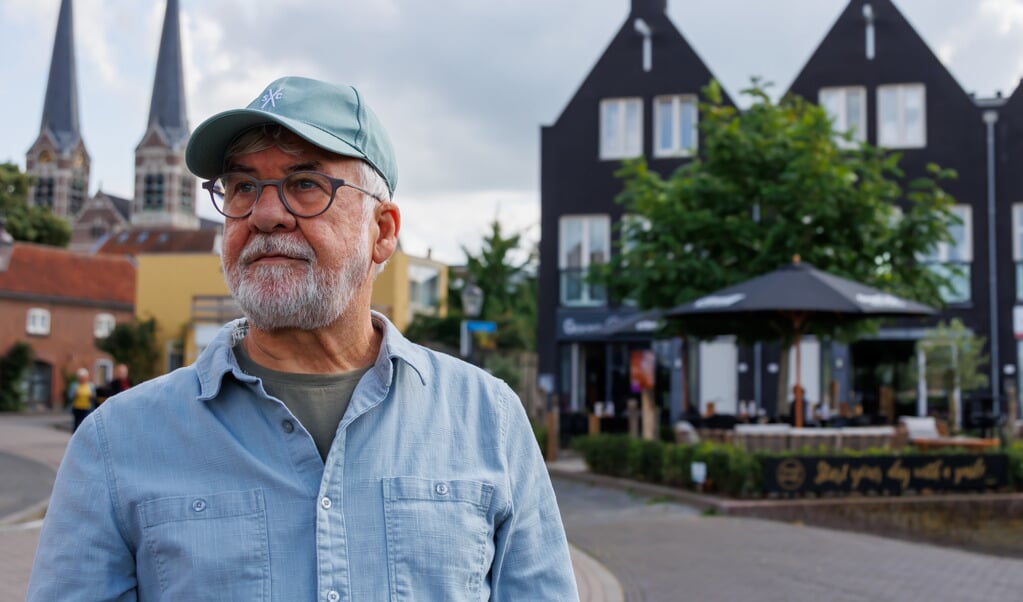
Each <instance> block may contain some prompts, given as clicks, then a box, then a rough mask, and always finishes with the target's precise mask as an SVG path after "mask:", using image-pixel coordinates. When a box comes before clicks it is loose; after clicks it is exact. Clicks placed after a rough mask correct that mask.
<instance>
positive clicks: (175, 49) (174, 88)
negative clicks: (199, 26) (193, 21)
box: [149, 0, 188, 147]
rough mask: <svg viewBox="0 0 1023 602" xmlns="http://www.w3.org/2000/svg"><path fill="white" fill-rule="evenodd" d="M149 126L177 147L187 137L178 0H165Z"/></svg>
mask: <svg viewBox="0 0 1023 602" xmlns="http://www.w3.org/2000/svg"><path fill="white" fill-rule="evenodd" d="M149 125H150V126H153V125H156V126H158V127H159V128H160V130H161V133H162V134H163V136H164V137H165V138H166V141H167V143H168V144H169V145H170V146H172V147H176V146H178V145H179V144H181V143H182V142H184V141H185V140H187V138H188V116H187V113H186V110H185V76H184V70H183V69H182V61H181V25H180V19H179V15H178V0H167V11H166V13H165V15H164V19H163V33H162V35H161V36H160V52H159V54H158V55H157V59H156V77H155V78H154V80H153V98H152V100H151V101H150V104H149Z"/></svg>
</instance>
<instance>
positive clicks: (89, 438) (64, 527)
mask: <svg viewBox="0 0 1023 602" xmlns="http://www.w3.org/2000/svg"><path fill="white" fill-rule="evenodd" d="M98 418H100V417H98V416H96V415H95V413H94V414H93V415H92V416H90V417H89V418H88V419H86V420H85V422H83V423H82V426H81V427H79V429H78V430H77V431H76V432H75V434H74V436H73V437H72V438H71V441H70V442H69V443H68V447H67V450H66V451H65V453H64V459H63V461H62V462H61V465H60V469H59V470H58V471H57V480H56V482H55V483H54V486H53V494H52V496H51V497H50V503H49V507H48V508H47V511H46V518H45V520H44V521H43V528H42V531H41V533H40V535H39V546H38V548H37V549H36V556H35V563H34V564H33V567H32V576H31V578H30V580H29V586H28V595H27V596H26V601H27V602H43V601H49V600H62V601H64V602H74V601H83V602H84V601H87V600H88V601H95V600H112V601H120V602H128V601H134V600H136V599H137V593H136V577H135V559H134V555H133V554H132V551H131V548H130V546H129V545H128V544H127V543H126V542H125V540H124V538H123V537H122V534H121V532H120V530H119V528H118V521H117V509H116V508H115V505H114V502H113V500H114V497H113V496H112V492H111V489H110V483H109V480H108V478H107V474H108V473H107V470H106V466H107V460H108V458H107V456H106V454H105V453H104V452H105V451H106V450H104V449H103V448H104V446H103V444H102V439H101V437H100V435H101V423H100V421H99V420H98Z"/></svg>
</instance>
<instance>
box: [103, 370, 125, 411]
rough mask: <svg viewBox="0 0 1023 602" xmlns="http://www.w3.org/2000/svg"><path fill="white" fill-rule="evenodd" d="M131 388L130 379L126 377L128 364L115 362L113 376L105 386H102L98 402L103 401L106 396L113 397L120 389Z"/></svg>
mask: <svg viewBox="0 0 1023 602" xmlns="http://www.w3.org/2000/svg"><path fill="white" fill-rule="evenodd" d="M129 388H131V379H130V378H128V364H117V365H116V366H114V376H113V378H111V379H110V382H108V383H107V386H105V387H103V391H102V394H103V396H102V397H100V399H99V402H100V403H103V402H104V401H106V399H107V397H113V396H114V395H117V394H118V393H120V392H121V391H125V390H127V389H129Z"/></svg>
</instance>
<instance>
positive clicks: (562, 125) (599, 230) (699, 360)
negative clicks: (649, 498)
mask: <svg viewBox="0 0 1023 602" xmlns="http://www.w3.org/2000/svg"><path fill="white" fill-rule="evenodd" d="M665 9H666V2H665V1H664V0H633V2H632V7H631V11H630V14H629V16H628V19H627V20H626V22H625V23H624V24H623V26H622V27H621V28H620V29H619V31H618V32H617V33H616V34H615V37H614V38H613V40H612V41H611V43H610V45H609V46H608V47H607V49H606V50H605V52H604V54H603V55H602V56H601V57H600V59H599V60H598V61H597V64H596V65H595V66H594V68H593V70H592V71H591V72H590V74H589V75H588V76H587V78H586V79H585V81H584V82H583V84H582V85H581V86H580V87H579V89H578V90H577V91H576V93H575V95H574V96H573V98H572V100H571V101H570V102H569V103H568V105H567V107H566V108H565V110H564V112H563V113H562V115H561V116H560V117H559V118H558V120H557V122H555V123H554V124H553V125H551V126H547V127H544V128H542V131H541V184H540V186H541V243H540V296H539V307H540V310H539V311H540V314H539V335H538V352H539V370H538V371H539V384H540V388H541V389H543V390H546V391H549V392H550V393H552V394H554V395H555V396H556V397H555V398H556V399H557V400H558V402H559V403H560V406H561V410H562V412H580V411H587V410H593V409H594V406H595V404H596V402H602V401H613V402H615V404H616V406H617V407H616V409H617V410H618V412H619V413H621V410H622V409H623V408H621V404H623V402H624V401H625V400H626V399H628V398H630V397H634V396H635V394H634V393H633V392H632V391H631V390H630V383H629V361H630V356H631V355H632V352H633V351H635V350H647V349H654V350H656V352H657V358H658V372H657V377H658V381H657V382H658V384H657V392H658V403H659V404H661V405H662V406H664V407H666V408H670V410H671V412H670V413H671V417H672V418H674V417H676V416H677V415H678V410H679V409H680V405H681V403H680V399H681V398H682V397H684V396H683V395H682V393H681V390H682V386H681V382H680V381H681V365H682V362H681V360H680V357H679V355H680V354H679V343H678V342H677V341H675V342H670V341H652V340H651V337H650V335H649V334H644V333H643V332H640V331H639V330H636V329H633V330H627V331H625V333H624V334H614V335H609V334H606V333H607V332H608V330H609V326H612V325H613V324H614V323H616V322H618V321H620V320H623V319H624V318H625V317H627V316H630V315H632V314H634V313H635V310H634V309H632V308H630V307H628V306H626V305H621V304H617V303H616V302H615V300H610V299H608V298H607V294H606V292H605V291H603V290H601V289H599V288H597V287H595V286H594V285H592V284H589V283H587V282H586V280H585V277H584V276H585V273H586V272H587V270H588V268H589V266H590V265H591V264H593V263H600V262H604V261H606V260H607V258H608V256H609V255H610V254H611V253H612V252H614V239H615V238H616V232H617V230H616V228H615V225H616V224H617V223H619V222H620V221H621V220H622V219H623V218H625V217H627V216H624V215H623V212H622V208H621V207H620V206H619V205H618V204H616V203H615V202H614V198H615V196H616V195H617V194H618V192H620V191H621V188H622V187H621V183H620V182H619V181H618V180H616V179H615V177H614V175H613V173H614V171H615V170H616V169H617V168H618V166H619V163H620V160H621V159H623V158H627V157H635V156H639V155H643V156H645V157H646V158H647V161H648V163H649V164H650V166H651V167H652V168H653V169H655V170H657V171H659V172H661V173H662V174H665V175H666V174H667V173H669V172H671V171H672V170H674V169H675V168H677V167H678V166H679V165H681V164H682V163H683V162H685V161H686V160H687V157H688V156H689V155H690V154H691V153H693V152H697V151H698V148H699V140H698V137H697V136H696V133H695V124H696V123H697V121H698V119H699V115H698V112H697V111H696V108H695V104H690V103H695V101H696V99H697V97H698V95H699V92H700V89H701V88H702V87H703V86H704V85H706V84H707V83H708V82H709V81H710V80H711V78H712V75H711V72H710V70H709V69H708V68H707V67H706V66H705V65H704V64H703V62H702V61H701V60H700V59H699V57H698V56H697V55H696V54H695V53H694V52H693V50H692V49H691V47H690V46H689V45H688V44H687V43H686V41H685V39H684V38H683V37H682V35H681V34H680V33H679V32H678V31H677V30H676V29H675V27H674V26H673V25H672V23H671V22H670V21H669V19H668V18H667V16H666V14H665ZM789 92H790V93H794V94H798V95H800V96H803V97H804V98H806V99H808V100H810V101H812V102H817V103H819V104H821V105H822V106H823V107H824V108H825V109H826V110H827V111H828V112H829V114H830V115H831V116H832V118H833V119H834V121H835V126H836V130H840V131H849V130H852V132H853V135H854V138H855V140H856V141H866V142H869V143H871V144H873V145H876V146H880V147H882V148H885V149H888V150H891V151H896V152H899V153H901V154H902V159H901V162H900V167H901V168H902V169H903V171H904V173H905V182H904V183H905V186H904V189H905V188H906V187H908V184H909V182H910V181H911V180H912V179H914V178H916V177H919V176H923V175H926V169H927V165H928V164H930V163H936V164H938V165H940V166H941V167H945V168H951V169H954V170H955V171H956V172H957V174H958V177H957V179H955V180H949V181H944V182H942V187H943V188H944V189H945V191H947V192H948V193H949V194H951V195H952V196H953V197H954V198H955V199H956V205H955V208H954V211H955V213H956V214H957V215H958V216H959V217H960V218H961V219H962V224H961V225H958V226H954V227H953V228H952V232H951V233H952V235H953V238H954V241H953V242H951V243H942V244H941V245H939V246H937V247H936V248H935V249H934V251H933V253H931V254H930V255H929V256H927V257H922V258H920V259H921V260H922V261H925V262H927V263H928V264H929V265H931V266H932V269H934V270H936V271H941V272H943V273H947V274H952V275H953V277H952V286H951V287H950V288H948V289H946V290H945V291H943V295H944V297H945V301H946V308H945V310H944V311H943V312H942V314H941V315H940V316H938V317H936V318H934V319H930V320H903V321H896V322H892V323H888V324H886V325H885V327H884V328H882V329H881V330H880V331H879V332H878V334H877V335H876V336H875V337H871V338H867V339H864V340H861V341H858V342H856V343H854V344H852V345H838V344H832V343H829V342H826V341H818V340H814V339H813V338H812V337H811V338H809V340H804V343H803V345H802V351H803V353H802V361H801V366H802V368H801V372H802V375H803V378H802V385H803V387H804V390H805V393H806V399H807V400H808V401H809V402H810V403H817V402H819V401H827V402H828V403H829V406H830V407H831V410H832V411H833V412H834V411H836V410H838V409H839V408H840V406H841V405H842V404H841V402H847V403H848V404H849V405H850V406H852V407H854V408H855V407H859V408H861V409H862V410H863V411H864V412H865V413H867V414H888V415H889V416H893V415H895V414H916V413H918V412H921V411H922V412H930V411H933V410H936V409H937V410H939V411H940V410H941V409H942V408H940V407H936V405H935V402H936V400H930V401H927V395H928V394H927V392H926V390H925V389H922V388H920V387H919V385H918V383H916V378H915V375H914V374H910V373H909V366H910V365H911V359H912V358H913V357H914V356H915V354H916V342H917V341H918V340H920V339H921V338H923V337H925V336H926V335H927V334H928V332H929V331H930V330H931V329H932V328H933V327H934V326H935V325H936V324H937V323H938V322H939V321H947V320H949V319H952V318H958V319H961V320H962V321H963V323H964V324H965V325H966V326H967V327H968V328H969V329H970V330H972V331H973V332H974V333H976V334H977V335H979V336H981V337H984V338H985V339H987V341H988V342H989V343H988V348H987V350H986V352H987V353H989V355H990V359H991V361H990V364H989V366H987V367H986V368H984V369H985V370H986V371H987V374H988V377H989V379H990V388H989V389H987V390H979V391H964V392H962V393H963V398H962V399H961V400H960V401H961V403H960V408H959V409H960V411H963V415H964V417H967V419H969V417H970V416H971V415H972V413H973V412H972V410H977V409H988V410H990V411H991V412H992V413H993V414H999V413H1003V412H1004V411H1005V408H1006V401H1007V400H1008V399H1010V398H1012V397H1011V396H1013V395H1014V394H1015V393H1014V392H1015V390H1018V388H1019V387H1018V383H1019V382H1020V378H1021V373H1023V370H1021V368H1023V367H1021V366H1020V363H1019V362H1020V358H1021V357H1023V344H1021V343H1020V341H1021V340H1023V173H1020V172H1019V170H1014V169H1012V165H1013V162H1014V161H1015V158H1016V157H1019V156H1023V91H1021V90H1019V89H1017V91H1016V92H1015V93H1014V94H1013V95H1012V96H1011V97H1010V98H1008V99H1005V98H1002V97H1001V94H999V95H998V96H997V97H996V98H990V99H977V98H975V97H974V96H973V95H971V94H969V93H967V92H966V91H965V90H964V89H963V88H962V86H960V84H959V83H958V82H957V81H956V79H955V78H954V77H953V75H952V74H951V73H950V72H949V70H948V69H947V68H946V67H945V65H943V64H942V63H941V61H940V60H939V59H938V58H937V57H936V56H935V54H934V52H933V51H932V50H931V49H930V48H929V47H928V45H927V43H926V42H925V41H924V40H923V39H922V38H921V37H920V35H919V34H918V33H917V31H916V30H915V29H914V28H913V26H912V25H911V24H910V23H909V22H908V21H907V20H906V18H905V17H904V16H903V15H902V13H900V12H899V10H898V9H897V7H896V6H895V4H894V3H893V2H892V0H850V1H849V3H848V4H847V6H846V7H845V9H844V10H843V11H842V13H841V14H840V15H839V16H838V18H837V19H836V21H835V23H834V24H833V26H832V27H831V29H830V30H829V31H828V33H827V35H826V36H825V37H824V39H823V40H822V41H821V43H820V45H819V46H818V47H817V49H816V50H815V51H814V52H813V54H812V55H811V57H810V58H809V60H808V61H807V63H806V64H805V66H804V67H803V68H802V70H801V71H800V72H799V74H798V75H797V77H796V78H795V80H794V81H793V83H792V85H791V87H790V89H789ZM665 120H666V121H665ZM661 126H664V127H663V128H662V127H661ZM680 126H681V127H680ZM689 127H691V128H692V130H693V133H692V134H691V135H690V136H689V137H688V138H687V139H686V140H685V141H680V139H681V138H686V135H685V134H684V132H686V131H687V128H689ZM667 131H670V132H672V136H673V137H672V138H671V139H670V140H667V139H664V138H662V132H667ZM842 143H843V144H844V143H845V142H842ZM850 227H855V225H850ZM952 268H955V270H953V269H952ZM956 274H958V275H956ZM611 330H614V329H613V328H612V329H611ZM688 357H689V358H691V362H690V363H689V365H688V366H687V368H686V373H687V374H688V376H689V377H691V378H689V379H688V384H687V386H686V388H687V394H688V396H689V399H690V400H691V401H692V402H693V404H694V405H695V406H696V407H698V408H704V407H705V406H706V404H707V403H708V402H710V401H714V402H716V403H715V405H716V406H717V408H716V409H717V411H718V412H719V413H725V414H727V413H735V412H736V410H737V409H739V408H737V406H738V405H739V404H740V403H741V400H752V401H753V405H752V407H751V406H746V409H747V410H758V411H766V413H767V414H773V415H785V414H786V413H787V412H788V409H787V403H786V401H787V400H783V399H777V395H778V391H779V389H784V390H788V389H790V388H791V387H780V386H779V385H780V384H781V383H780V381H779V378H783V377H784V376H785V375H786V374H788V379H789V381H790V382H789V385H791V384H792V374H793V372H794V370H793V369H792V368H794V364H793V363H792V362H793V361H794V360H793V358H791V357H790V358H789V362H790V366H789V369H788V370H786V369H784V367H781V366H780V361H781V358H782V355H781V353H780V350H779V349H778V348H777V345H776V344H766V345H758V346H755V347H751V348H738V347H736V345H734V344H733V343H732V342H731V340H729V339H727V338H722V339H718V340H716V341H706V342H702V343H698V344H697V343H692V345H691V346H690V353H689V355H688ZM918 359H919V358H918ZM921 399H923V400H924V403H923V407H921ZM937 403H938V404H940V402H937ZM569 430H571V427H570V428H569Z"/></svg>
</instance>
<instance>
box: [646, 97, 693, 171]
mask: <svg viewBox="0 0 1023 602" xmlns="http://www.w3.org/2000/svg"><path fill="white" fill-rule="evenodd" d="M696 120H697V111H696V97H695V96H658V97H657V98H655V99H654V156H655V157H688V156H690V155H692V154H693V153H694V152H695V151H696V145H697V140H698V136H697V130H696Z"/></svg>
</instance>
